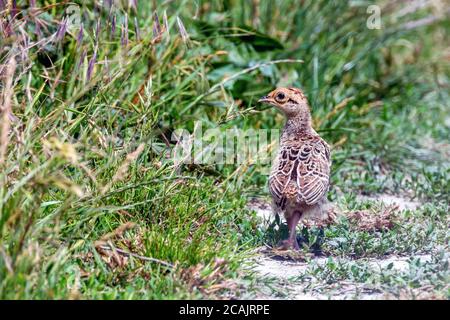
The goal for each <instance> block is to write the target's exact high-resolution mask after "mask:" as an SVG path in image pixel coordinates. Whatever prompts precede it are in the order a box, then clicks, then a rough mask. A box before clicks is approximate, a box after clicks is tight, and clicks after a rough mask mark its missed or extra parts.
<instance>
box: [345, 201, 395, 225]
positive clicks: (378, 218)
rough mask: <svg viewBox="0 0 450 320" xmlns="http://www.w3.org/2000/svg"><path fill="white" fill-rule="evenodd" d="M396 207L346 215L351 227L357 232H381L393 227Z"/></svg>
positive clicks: (359, 211)
mask: <svg viewBox="0 0 450 320" xmlns="http://www.w3.org/2000/svg"><path fill="white" fill-rule="evenodd" d="M397 209H398V205H391V206H388V207H387V208H385V209H384V210H357V211H351V212H349V213H348V214H347V218H348V219H349V220H350V222H351V223H352V225H353V226H355V227H356V228H357V229H358V230H364V231H381V230H388V229H391V228H392V227H393V226H394V223H395V220H396V212H397Z"/></svg>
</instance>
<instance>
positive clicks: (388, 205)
mask: <svg viewBox="0 0 450 320" xmlns="http://www.w3.org/2000/svg"><path fill="white" fill-rule="evenodd" d="M357 199H358V200H360V201H368V200H370V201H374V202H381V203H382V208H383V210H379V211H380V212H372V211H370V212H362V211H361V212H357V213H355V212H353V213H351V214H350V217H349V218H350V219H353V218H355V219H357V220H358V221H359V223H358V225H359V226H361V227H363V228H366V229H367V230H382V229H386V228H390V227H392V224H393V223H394V220H395V219H394V218H395V216H396V214H395V213H396V212H398V211H402V210H416V209H417V208H418V207H419V206H420V205H421V203H420V202H417V201H411V200H408V199H406V198H402V197H400V196H394V195H388V194H380V195H377V196H372V197H368V196H359V197H358V198H357ZM248 208H249V209H250V210H254V211H255V212H256V215H257V217H258V218H259V220H260V223H261V226H262V227H263V228H265V227H266V226H267V225H268V224H269V223H270V222H271V221H273V219H274V214H273V213H272V209H271V206H270V204H269V203H268V202H267V201H266V200H264V199H252V200H251V201H250V202H249V204H248ZM411 258H417V259H419V260H420V261H421V262H427V261H430V260H431V255H416V256H412V257H401V256H388V257H383V258H382V259H361V260H350V259H346V258H338V257H333V260H334V261H335V262H363V263H364V264H365V265H366V266H368V267H369V268H370V269H373V272H382V271H383V270H387V269H389V270H393V271H397V272H407V271H408V268H409V267H410V259H411ZM327 261H328V257H317V256H314V255H311V256H301V254H294V255H292V254H289V253H280V252H277V251H276V250H274V249H271V248H260V249H259V250H258V252H257V254H256V255H255V256H254V257H253V258H252V259H251V261H250V265H251V266H252V267H251V272H253V273H254V275H255V276H256V278H257V286H256V289H255V290H254V293H252V294H251V295H250V296H244V298H251V299H296V300H304V299H308V300H311V299H312V300H324V299H336V300H342V299H344V300H346V299H366V300H370V299H389V298H395V297H392V296H391V297H389V294H388V293H386V292H382V291H380V290H379V289H377V288H373V287H370V286H368V285H366V284H363V283H356V282H352V281H337V282H335V283H331V284H325V283H321V282H320V281H317V280H314V279H313V278H312V277H311V275H310V274H309V275H308V271H310V270H308V268H309V267H310V266H311V265H317V266H322V265H324V264H326V263H327Z"/></svg>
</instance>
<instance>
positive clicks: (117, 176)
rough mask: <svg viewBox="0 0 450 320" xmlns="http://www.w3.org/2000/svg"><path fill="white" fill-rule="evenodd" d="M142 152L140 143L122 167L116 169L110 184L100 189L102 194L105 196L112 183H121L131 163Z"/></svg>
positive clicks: (142, 146)
mask: <svg viewBox="0 0 450 320" xmlns="http://www.w3.org/2000/svg"><path fill="white" fill-rule="evenodd" d="M143 150H144V144H143V143H141V144H140V145H139V146H138V147H137V149H136V150H135V151H133V152H132V153H130V154H128V155H127V157H126V159H125V161H124V162H123V163H122V165H121V166H120V167H119V169H117V171H116V174H115V175H114V176H113V178H112V179H111V182H110V183H108V184H107V185H106V186H105V187H104V188H103V189H102V194H105V192H107V191H108V190H109V188H111V186H112V185H114V183H116V182H118V181H121V180H122V179H123V178H124V177H125V175H126V173H127V172H128V168H129V167H130V165H131V163H132V162H134V161H135V160H136V159H137V158H138V157H139V155H140V154H141V152H142V151H143Z"/></svg>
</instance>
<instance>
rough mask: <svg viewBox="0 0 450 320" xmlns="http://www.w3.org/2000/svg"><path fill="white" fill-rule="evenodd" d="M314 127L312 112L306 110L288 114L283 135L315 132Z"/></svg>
mask: <svg viewBox="0 0 450 320" xmlns="http://www.w3.org/2000/svg"><path fill="white" fill-rule="evenodd" d="M314 133H315V131H314V129H313V128H312V120H311V113H310V112H309V110H304V111H303V112H300V113H299V114H297V115H295V116H290V117H289V116H288V117H287V121H286V124H285V125H284V129H283V136H289V135H293V134H294V135H299V134H300V135H304V134H314Z"/></svg>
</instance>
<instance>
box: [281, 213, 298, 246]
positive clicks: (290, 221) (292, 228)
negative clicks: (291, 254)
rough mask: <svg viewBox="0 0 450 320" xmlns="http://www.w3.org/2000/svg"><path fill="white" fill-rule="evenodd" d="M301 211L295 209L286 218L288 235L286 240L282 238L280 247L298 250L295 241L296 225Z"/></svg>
mask: <svg viewBox="0 0 450 320" xmlns="http://www.w3.org/2000/svg"><path fill="white" fill-rule="evenodd" d="M300 217H301V213H300V212H298V211H295V212H294V213H293V214H292V215H291V216H289V217H288V218H286V221H287V225H288V229H289V237H288V239H287V240H284V241H283V242H282V248H283V249H291V248H293V249H295V250H298V249H299V246H298V242H297V231H296V227H297V224H298V222H299V220H300Z"/></svg>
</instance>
